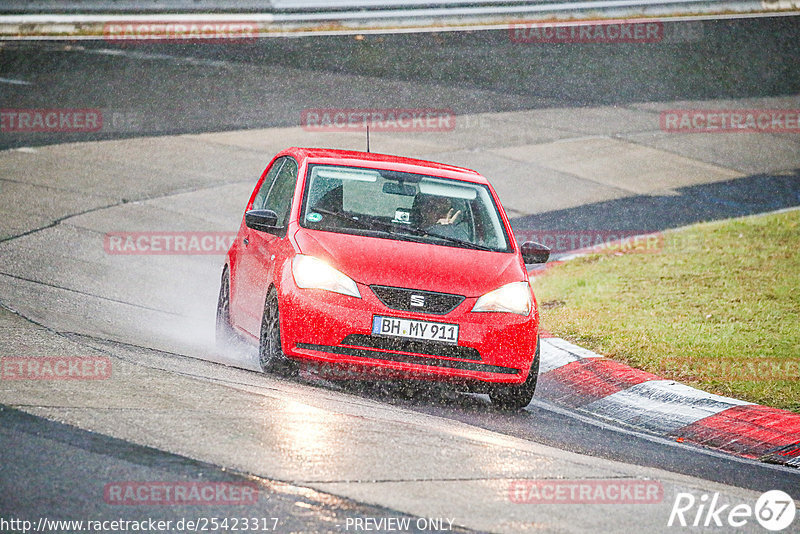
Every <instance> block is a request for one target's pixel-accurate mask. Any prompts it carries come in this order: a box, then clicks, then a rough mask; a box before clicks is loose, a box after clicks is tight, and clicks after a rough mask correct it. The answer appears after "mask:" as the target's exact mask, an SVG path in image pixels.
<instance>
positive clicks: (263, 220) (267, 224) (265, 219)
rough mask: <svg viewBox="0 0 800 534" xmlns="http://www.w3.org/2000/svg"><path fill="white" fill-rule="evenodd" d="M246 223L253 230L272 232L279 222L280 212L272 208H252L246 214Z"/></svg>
mask: <svg viewBox="0 0 800 534" xmlns="http://www.w3.org/2000/svg"><path fill="white" fill-rule="evenodd" d="M244 224H245V225H246V226H247V227H248V228H252V229H253V230H259V231H261V232H271V231H274V230H275V228H276V225H277V224H278V214H277V213H275V212H274V211H272V210H250V211H248V212H245V214H244Z"/></svg>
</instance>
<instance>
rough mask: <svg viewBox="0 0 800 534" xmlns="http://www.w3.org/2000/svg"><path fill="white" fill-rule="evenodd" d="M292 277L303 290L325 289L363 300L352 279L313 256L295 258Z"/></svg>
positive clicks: (301, 255)
mask: <svg viewBox="0 0 800 534" xmlns="http://www.w3.org/2000/svg"><path fill="white" fill-rule="evenodd" d="M292 276H294V282H295V283H296V284H297V287H300V288H303V289H324V290H326V291H333V292H334V293H341V294H342V295H350V296H351V297H356V298H361V293H359V291H358V286H356V283H355V282H354V281H353V279H352V278H350V277H349V276H347V275H345V274H344V273H342V272H341V271H338V270H336V269H334V268H333V267H331V266H330V265H328V264H327V263H325V262H324V261H322V260H320V259H318V258H315V257H313V256H305V255H303V254H298V255H297V256H295V257H294V258H293V259H292Z"/></svg>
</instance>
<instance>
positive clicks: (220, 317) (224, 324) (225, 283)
mask: <svg viewBox="0 0 800 534" xmlns="http://www.w3.org/2000/svg"><path fill="white" fill-rule="evenodd" d="M216 326H217V328H216V344H217V348H218V349H220V350H225V349H227V348H229V347H230V346H231V345H234V344H235V342H236V340H237V337H238V336H237V335H236V331H235V330H234V329H233V326H231V278H230V274H229V273H228V268H227V267H226V268H225V269H224V270H223V271H222V280H221V281H220V284H219V298H218V299H217V325H216Z"/></svg>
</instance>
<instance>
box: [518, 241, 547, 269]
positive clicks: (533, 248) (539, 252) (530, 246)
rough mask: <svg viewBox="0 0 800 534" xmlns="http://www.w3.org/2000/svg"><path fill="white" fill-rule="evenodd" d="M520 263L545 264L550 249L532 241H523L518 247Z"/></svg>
mask: <svg viewBox="0 0 800 534" xmlns="http://www.w3.org/2000/svg"><path fill="white" fill-rule="evenodd" d="M520 252H522V261H524V262H525V264H526V265H527V264H529V263H547V260H548V259H549V258H550V249H549V248H547V247H546V246H544V245H541V244H539V243H534V242H533V241H525V242H524V243H523V244H522V246H521V247H520Z"/></svg>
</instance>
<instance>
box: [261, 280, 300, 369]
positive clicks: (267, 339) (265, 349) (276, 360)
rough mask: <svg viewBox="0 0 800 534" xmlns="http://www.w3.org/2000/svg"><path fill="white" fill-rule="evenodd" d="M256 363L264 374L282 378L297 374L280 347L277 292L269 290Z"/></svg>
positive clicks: (294, 365)
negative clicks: (274, 374) (277, 375)
mask: <svg viewBox="0 0 800 534" xmlns="http://www.w3.org/2000/svg"><path fill="white" fill-rule="evenodd" d="M258 363H259V364H260V365H261V370H262V371H264V372H265V373H277V374H280V375H283V376H291V375H295V374H297V370H298V365H297V362H294V361H292V360H290V359H289V358H287V357H286V355H285V354H284V353H283V348H282V346H281V314H280V308H279V307H278V292H277V291H276V290H275V288H274V287H271V288H270V289H269V292H268V293H267V298H266V301H265V302H264V314H263V315H262V317H261V336H260V337H259V343H258Z"/></svg>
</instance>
